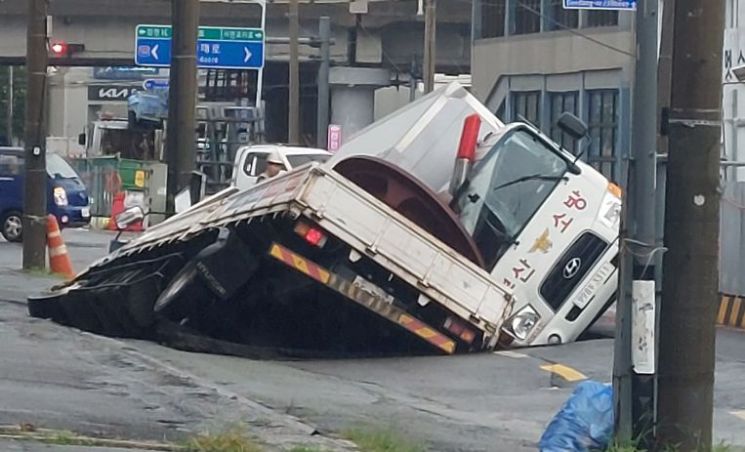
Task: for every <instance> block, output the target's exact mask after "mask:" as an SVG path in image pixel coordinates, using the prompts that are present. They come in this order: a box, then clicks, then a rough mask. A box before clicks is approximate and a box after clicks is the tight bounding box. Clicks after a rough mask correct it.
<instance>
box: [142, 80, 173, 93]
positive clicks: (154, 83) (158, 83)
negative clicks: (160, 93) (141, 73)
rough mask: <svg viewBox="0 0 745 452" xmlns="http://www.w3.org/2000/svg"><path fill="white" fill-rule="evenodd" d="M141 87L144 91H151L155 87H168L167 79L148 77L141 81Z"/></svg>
mask: <svg viewBox="0 0 745 452" xmlns="http://www.w3.org/2000/svg"><path fill="white" fill-rule="evenodd" d="M142 87H143V88H144V89H145V90H146V91H153V90H156V89H168V79H164V78H149V79H147V80H145V81H144V82H142Z"/></svg>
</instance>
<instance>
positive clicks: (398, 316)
mask: <svg viewBox="0 0 745 452" xmlns="http://www.w3.org/2000/svg"><path fill="white" fill-rule="evenodd" d="M269 255H271V256H272V257H274V258H275V259H277V260H278V261H280V262H282V263H283V264H285V265H287V266H288V267H290V268H294V269H295V270H297V271H299V272H301V273H303V274H305V275H307V276H309V277H311V278H313V279H315V280H316V281H318V282H321V283H323V284H325V285H326V286H327V287H329V288H331V289H333V290H334V291H336V292H338V293H340V294H342V295H344V296H345V297H347V298H349V299H350V300H352V301H354V302H356V303H357V304H360V305H362V306H364V307H366V308H367V309H369V310H371V311H373V312H375V313H376V314H378V315H379V316H381V317H385V318H386V319H388V320H390V321H391V322H393V323H395V324H396V325H398V326H400V327H402V328H404V329H405V330H407V331H409V332H410V333H412V334H414V335H416V336H417V337H419V338H421V339H423V340H424V341H426V342H428V343H430V344H431V345H433V346H435V347H437V348H438V349H440V350H442V351H443V352H445V353H447V354H452V353H454V352H455V346H456V344H455V341H453V340H452V339H450V338H449V337H448V336H446V335H444V334H442V333H440V332H439V331H437V330H436V329H434V328H432V327H431V326H429V325H427V324H426V323H424V322H422V321H421V320H419V319H417V318H415V317H414V316H412V315H411V314H408V313H407V312H406V311H404V310H403V309H400V308H398V307H396V306H393V305H392V304H391V303H389V302H388V301H387V300H385V299H383V298H382V297H380V296H379V295H377V294H374V293H371V292H370V291H367V290H362V289H361V288H360V287H359V286H357V285H355V284H353V283H351V282H350V281H347V280H346V279H344V278H342V277H341V276H339V275H337V274H335V273H331V272H330V271H328V270H326V269H325V268H323V267H321V266H320V265H318V264H316V263H315V262H313V261H311V260H308V259H306V258H304V257H303V256H301V255H299V254H297V253H295V252H293V251H290V250H289V249H287V248H285V247H283V246H282V245H279V244H277V243H273V244H272V246H271V247H270V248H269Z"/></svg>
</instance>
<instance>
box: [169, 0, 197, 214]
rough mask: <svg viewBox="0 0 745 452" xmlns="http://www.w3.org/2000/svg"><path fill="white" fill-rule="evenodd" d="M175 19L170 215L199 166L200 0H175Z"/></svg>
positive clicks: (170, 154)
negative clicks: (197, 157) (197, 133)
mask: <svg viewBox="0 0 745 452" xmlns="http://www.w3.org/2000/svg"><path fill="white" fill-rule="evenodd" d="M171 22H172V29H173V57H172V60H171V61H172V62H171V74H170V86H171V89H170V90H169V93H168V131H167V132H168V136H167V137H166V161H167V163H168V183H167V194H166V211H167V212H168V213H169V214H173V213H175V211H176V208H175V197H176V195H177V194H178V192H179V191H180V190H182V189H184V188H185V187H188V186H189V182H190V180H191V172H192V170H193V169H194V167H195V158H196V157H195V154H196V153H195V147H196V138H195V127H196V123H195V116H196V101H197V55H196V51H197V33H198V32H199V0H171Z"/></svg>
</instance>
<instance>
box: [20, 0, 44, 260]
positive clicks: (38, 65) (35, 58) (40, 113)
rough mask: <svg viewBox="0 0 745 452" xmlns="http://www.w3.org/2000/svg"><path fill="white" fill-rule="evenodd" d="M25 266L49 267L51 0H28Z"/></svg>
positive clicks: (24, 197)
mask: <svg viewBox="0 0 745 452" xmlns="http://www.w3.org/2000/svg"><path fill="white" fill-rule="evenodd" d="M26 4H27V6H28V10H27V20H28V23H27V25H26V68H27V74H28V75H27V83H28V84H27V86H28V92H27V95H26V125H25V140H24V141H25V147H26V149H25V168H26V174H25V182H24V187H23V193H24V195H23V269H24V270H32V269H44V268H46V263H45V260H46V250H45V248H46V243H47V241H46V234H47V231H46V229H47V228H46V226H47V191H46V189H47V156H46V131H45V128H44V107H45V105H46V89H47V57H48V55H47V0H28V1H27V3H26Z"/></svg>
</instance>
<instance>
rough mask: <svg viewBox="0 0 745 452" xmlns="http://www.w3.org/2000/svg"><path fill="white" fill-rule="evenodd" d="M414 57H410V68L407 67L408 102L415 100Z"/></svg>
mask: <svg viewBox="0 0 745 452" xmlns="http://www.w3.org/2000/svg"><path fill="white" fill-rule="evenodd" d="M416 83H417V79H416V57H411V66H410V67H409V102H414V101H415V100H416Z"/></svg>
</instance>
